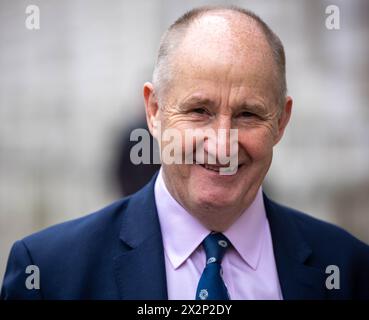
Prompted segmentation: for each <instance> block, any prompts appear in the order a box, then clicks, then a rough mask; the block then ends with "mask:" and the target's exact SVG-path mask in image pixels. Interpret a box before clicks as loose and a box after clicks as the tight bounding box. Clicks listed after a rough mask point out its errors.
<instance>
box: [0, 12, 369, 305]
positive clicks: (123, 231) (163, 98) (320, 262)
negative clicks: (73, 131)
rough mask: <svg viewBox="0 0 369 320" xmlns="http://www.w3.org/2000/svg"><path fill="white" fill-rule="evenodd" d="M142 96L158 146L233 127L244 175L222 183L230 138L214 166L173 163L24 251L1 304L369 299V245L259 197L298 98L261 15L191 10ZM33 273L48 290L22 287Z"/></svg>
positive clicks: (207, 142)
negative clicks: (171, 137)
mask: <svg viewBox="0 0 369 320" xmlns="http://www.w3.org/2000/svg"><path fill="white" fill-rule="evenodd" d="M143 91H144V99H145V104H146V114H147V122H148V127H149V129H150V131H151V133H152V135H153V136H154V137H155V138H156V139H158V140H159V142H160V144H161V149H162V150H163V149H164V148H165V147H166V146H167V145H168V143H169V142H168V141H167V140H166V139H163V135H162V134H161V133H160V132H162V131H163V130H164V131H165V130H166V129H176V130H177V132H179V133H180V135H181V136H184V133H185V131H186V130H196V129H200V130H206V129H212V130H214V131H216V132H218V131H220V130H225V131H226V132H227V133H230V131H231V130H232V129H237V133H238V135H237V154H236V155H237V168H236V171H235V172H233V174H231V175H226V174H221V170H222V169H223V168H225V167H226V166H227V164H224V163H223V162H222V161H220V160H221V155H220V153H219V150H222V149H223V150H226V153H227V154H231V153H232V150H231V144H232V143H233V142H234V141H231V138H230V134H228V135H227V138H226V139H220V138H216V139H215V140H214V139H213V138H209V137H207V136H204V139H203V144H202V146H203V148H204V153H205V158H204V159H205V163H198V162H194V163H191V164H183V163H174V164H168V163H166V161H164V160H165V159H163V164H162V168H161V170H160V172H159V174H158V175H156V176H155V177H154V178H153V179H152V181H151V182H150V183H149V184H148V185H146V187H144V188H143V189H142V190H140V191H139V192H137V193H136V194H134V195H133V196H131V197H128V198H125V199H123V200H121V201H118V202H116V203H114V204H112V205H111V206H109V207H107V208H105V209H102V210H100V211H99V212H97V213H94V214H92V215H89V216H86V217H83V218H80V219H77V220H74V221H70V222H66V223H63V224H60V225H57V226H53V227H51V228H48V229H46V230H44V231H41V232H39V233H36V234H34V235H31V236H29V237H26V238H25V239H23V240H20V241H18V242H16V243H15V244H14V246H13V248H12V250H11V253H10V258H9V262H8V266H7V271H6V274H5V278H4V282H3V288H2V292H1V296H2V298H3V299H42V298H44V299H201V300H206V299H208V300H209V299H352V298H360V299H363V298H369V248H368V246H366V245H365V244H364V243H362V242H360V241H359V240H357V239H355V238H354V237H352V236H351V235H349V234H348V233H346V232H345V231H343V230H341V229H339V228H337V227H335V226H332V225H330V224H327V223H324V222H321V221H318V220H316V219H313V218H311V217H309V216H307V215H305V214H303V213H299V212H297V211H295V210H292V209H289V208H286V207H283V206H281V205H279V204H276V203H275V202H273V201H272V200H270V199H268V197H267V196H266V195H265V194H264V193H263V192H262V187H261V184H262V182H263V180H264V177H265V175H266V173H267V171H268V169H269V167H270V164H271V161H272V151H273V147H274V146H275V145H276V144H277V143H278V142H279V140H280V139H281V138H282V135H283V132H284V130H285V128H286V126H287V124H288V121H289V119H290V115H291V108H292V99H291V97H289V96H286V81H285V57H284V51H283V46H282V44H281V42H280V40H279V39H278V37H277V36H276V35H275V34H274V33H273V32H272V31H271V30H270V29H269V27H268V26H267V25H266V24H265V23H264V22H263V21H262V20H261V19H260V18H258V17H257V16H255V15H254V14H253V13H251V12H249V11H246V10H243V9H240V8H235V7H232V8H226V7H213V8H200V9H195V10H192V11H190V12H188V13H187V14H185V15H184V16H182V17H181V18H179V19H178V20H177V21H176V22H175V23H174V24H173V25H172V26H171V27H170V28H169V30H168V31H167V32H166V34H165V35H164V37H163V38H162V41H161V46H160V49H159V56H158V60H157V63H156V66H155V70H154V76H153V83H152V84H151V83H146V84H145V85H144V90H143ZM159 124H160V126H161V130H159ZM191 142H192V141H191ZM188 143H189V141H182V145H181V146H182V148H181V152H182V154H181V158H182V159H184V158H186V157H187V154H185V150H186V146H187V144H188ZM196 146H197V145H196V144H195V147H194V148H196ZM214 146H215V148H214ZM214 150H215V151H214ZM211 158H215V159H216V161H215V163H211V162H210V161H209V159H211ZM196 161H197V159H196ZM28 265H35V266H37V267H38V268H39V271H40V274H39V275H40V287H39V289H35V288H33V289H27V287H26V286H25V281H26V278H27V276H28V274H26V273H25V270H26V268H27V266H28ZM327 270H328V274H327V273H326V271H327Z"/></svg>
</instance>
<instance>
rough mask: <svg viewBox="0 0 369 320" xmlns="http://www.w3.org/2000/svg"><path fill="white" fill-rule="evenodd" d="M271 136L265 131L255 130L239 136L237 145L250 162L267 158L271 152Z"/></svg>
mask: <svg viewBox="0 0 369 320" xmlns="http://www.w3.org/2000/svg"><path fill="white" fill-rule="evenodd" d="M273 141H274V140H273V135H272V134H271V132H270V131H269V130H266V129H255V130H250V131H245V132H242V133H241V134H240V135H239V145H240V149H241V150H243V152H246V154H247V156H248V157H249V158H250V160H252V161H258V160H263V159H265V158H266V157H269V156H270V154H271V153H272V150H273Z"/></svg>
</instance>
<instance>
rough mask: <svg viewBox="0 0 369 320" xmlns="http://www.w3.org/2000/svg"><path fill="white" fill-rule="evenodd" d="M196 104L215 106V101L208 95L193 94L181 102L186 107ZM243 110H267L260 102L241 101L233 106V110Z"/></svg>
mask: <svg viewBox="0 0 369 320" xmlns="http://www.w3.org/2000/svg"><path fill="white" fill-rule="evenodd" d="M195 105H199V106H207V107H209V108H211V107H214V106H215V102H214V101H213V100H211V99H209V98H206V97H201V96H192V97H190V98H188V99H186V100H185V101H183V102H181V103H180V104H179V106H180V107H181V108H184V109H187V108H191V107H193V106H195ZM243 110H246V111H253V112H255V113H265V112H266V111H267V110H266V108H265V106H263V105H261V104H258V103H256V104H253V103H247V102H244V103H241V104H239V105H237V106H236V107H234V108H232V111H233V112H239V111H243Z"/></svg>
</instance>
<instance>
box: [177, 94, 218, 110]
mask: <svg viewBox="0 0 369 320" xmlns="http://www.w3.org/2000/svg"><path fill="white" fill-rule="evenodd" d="M194 105H202V106H208V107H212V106H214V105H215V103H214V101H212V100H210V99H208V98H205V97H199V96H192V97H190V98H188V99H186V100H185V101H183V102H181V103H180V104H179V106H180V107H183V108H190V107H193V106H194Z"/></svg>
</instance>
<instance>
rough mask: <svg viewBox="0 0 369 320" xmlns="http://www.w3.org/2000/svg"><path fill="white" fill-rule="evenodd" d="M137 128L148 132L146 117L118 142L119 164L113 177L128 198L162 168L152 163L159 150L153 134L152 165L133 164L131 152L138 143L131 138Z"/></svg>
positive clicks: (151, 144)
mask: <svg viewBox="0 0 369 320" xmlns="http://www.w3.org/2000/svg"><path fill="white" fill-rule="evenodd" d="M137 128H142V129H145V130H148V128H147V123H146V119H145V118H144V117H142V119H140V120H138V121H137V122H136V124H134V125H132V126H130V127H129V128H128V129H126V130H124V131H123V133H122V134H121V135H120V138H119V140H118V146H117V150H118V152H117V160H116V161H117V162H116V163H115V164H114V165H113V167H114V172H113V175H114V180H116V181H115V182H116V183H117V186H118V189H119V191H120V193H121V195H122V196H128V195H130V194H133V193H135V192H136V191H138V190H139V189H141V188H142V187H143V186H144V185H145V184H146V183H148V182H149V181H150V179H151V177H152V176H153V175H154V173H155V172H156V171H158V170H159V168H160V164H152V163H153V162H154V161H152V160H153V153H154V152H155V151H156V150H157V148H158V145H157V144H158V143H157V142H156V140H154V139H153V137H152V135H151V134H150V135H149V136H150V149H149V150H150V153H151V161H150V162H151V164H138V165H135V164H133V163H132V161H131V159H130V152H131V148H132V147H133V146H134V145H135V144H137V141H131V140H130V136H131V132H132V131H133V130H134V129H137Z"/></svg>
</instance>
